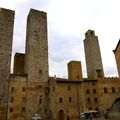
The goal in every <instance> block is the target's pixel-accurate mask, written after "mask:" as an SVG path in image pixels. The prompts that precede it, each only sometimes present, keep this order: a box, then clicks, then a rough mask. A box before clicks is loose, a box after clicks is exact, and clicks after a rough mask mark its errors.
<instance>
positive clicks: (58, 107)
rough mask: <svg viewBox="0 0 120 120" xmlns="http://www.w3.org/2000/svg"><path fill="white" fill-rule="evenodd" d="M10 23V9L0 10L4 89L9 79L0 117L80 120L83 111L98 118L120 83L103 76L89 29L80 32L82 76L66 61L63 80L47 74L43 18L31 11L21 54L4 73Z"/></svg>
mask: <svg viewBox="0 0 120 120" xmlns="http://www.w3.org/2000/svg"><path fill="white" fill-rule="evenodd" d="M3 13H4V14H3ZM8 16H9V18H8ZM1 21H2V22H3V23H2V22H1ZM1 23H2V24H1ZM13 24H14V11H11V10H6V9H1V10H0V35H1V36H0V46H4V47H5V48H6V49H4V47H0V51H1V52H0V58H2V60H1V61H0V65H2V66H1V67H0V70H1V72H0V74H1V73H2V71H3V73H4V74H3V73H2V75H6V78H4V81H3V77H1V79H0V82H1V83H4V82H5V87H6V86H7V85H8V84H7V83H8V82H7V81H8V80H9V88H8V87H6V88H8V89H5V95H6V96H5V97H6V98H7V101H6V103H4V102H3V103H4V104H2V103H0V115H1V116H0V119H1V118H2V120H6V119H7V120H31V119H32V117H33V116H34V115H35V114H39V115H40V116H41V117H42V119H43V120H78V119H79V120H80V117H81V116H80V113H82V112H85V111H87V110H97V111H99V113H100V115H104V113H105V112H106V111H107V110H108V109H109V108H110V107H111V105H112V104H113V103H114V101H115V100H116V99H117V98H119V97H120V79H119V78H112V77H111V78H106V77H104V70H103V65H102V58H101V53H100V48H99V41H98V37H97V36H95V32H94V31H93V30H88V31H87V32H86V33H85V40H84V47H85V56H86V64H87V73H88V78H83V75H82V66H81V62H80V61H75V60H74V61H73V60H72V61H70V62H69V63H68V79H65V78H58V77H50V76H49V71H48V40H47V14H46V13H45V12H43V11H38V10H34V9H31V10H30V13H29V15H28V18H27V34H26V50H25V54H23V53H16V54H15V56H14V67H13V68H14V70H13V74H10V59H11V49H12V37H13V35H12V34H13ZM4 25H5V26H4ZM4 29H6V30H7V32H8V33H7V35H4V34H5V31H4ZM3 40H6V43H7V44H8V45H6V44H4V42H3ZM119 48H120V44H119V43H118V45H117V47H116V49H115V51H114V53H115V57H116V62H117V65H118V71H119V68H120V64H119V58H120V57H119V56H120V53H119V52H120V51H119ZM6 50H7V51H6ZM1 85H2V84H1ZM1 88H2V89H0V90H4V89H3V87H2V86H1ZM2 93H3V92H2V91H0V95H1V96H2ZM7 96H8V97H7ZM3 100H4V97H3V99H2V101H3ZM108 100H109V101H108ZM0 102H1V101H0ZM3 105H4V106H3Z"/></svg>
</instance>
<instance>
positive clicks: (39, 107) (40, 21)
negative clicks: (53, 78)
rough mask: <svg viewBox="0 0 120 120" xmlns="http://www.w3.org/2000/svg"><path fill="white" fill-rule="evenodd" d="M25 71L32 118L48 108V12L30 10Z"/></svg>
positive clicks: (30, 116)
mask: <svg viewBox="0 0 120 120" xmlns="http://www.w3.org/2000/svg"><path fill="white" fill-rule="evenodd" d="M25 73H26V74H27V81H28V82H27V107H26V108H27V119H31V118H32V117H33V115H34V114H36V113H37V114H43V111H44V110H45V109H46V108H45V104H46V103H45V102H46V94H45V91H44V90H45V86H46V82H47V81H48V41H47V13H45V12H42V11H38V10H34V9H31V10H30V13H29V15H28V18H27V34H26V51H25ZM41 89H42V90H41ZM40 97H41V98H40ZM40 99H42V104H41V103H40ZM42 118H44V116H42Z"/></svg>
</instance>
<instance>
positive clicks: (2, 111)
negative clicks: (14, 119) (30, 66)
mask: <svg viewBox="0 0 120 120" xmlns="http://www.w3.org/2000/svg"><path fill="white" fill-rule="evenodd" d="M13 26H14V11H12V10H8V9H4V8H0V118H2V120H6V114H7V99H8V81H9V75H10V65H11V53H12V39H13Z"/></svg>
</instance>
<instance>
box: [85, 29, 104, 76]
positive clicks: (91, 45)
mask: <svg viewBox="0 0 120 120" xmlns="http://www.w3.org/2000/svg"><path fill="white" fill-rule="evenodd" d="M84 50H85V57H86V65H87V74H88V78H97V77H104V71H103V65H102V59H101V53H100V47H99V42H98V37H97V36H95V32H94V31H93V30H88V31H87V32H86V33H85V40H84Z"/></svg>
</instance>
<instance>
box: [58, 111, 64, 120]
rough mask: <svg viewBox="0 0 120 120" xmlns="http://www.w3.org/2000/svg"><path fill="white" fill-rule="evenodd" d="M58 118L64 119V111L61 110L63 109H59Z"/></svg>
mask: <svg viewBox="0 0 120 120" xmlns="http://www.w3.org/2000/svg"><path fill="white" fill-rule="evenodd" d="M59 120H64V112H63V110H60V111H59Z"/></svg>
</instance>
